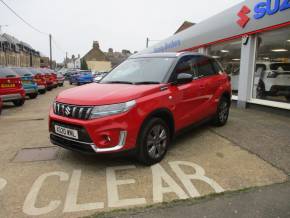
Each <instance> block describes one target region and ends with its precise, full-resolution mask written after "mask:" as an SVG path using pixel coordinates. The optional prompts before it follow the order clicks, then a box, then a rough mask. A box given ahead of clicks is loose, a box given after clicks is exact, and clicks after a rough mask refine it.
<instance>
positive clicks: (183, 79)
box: [176, 73, 193, 85]
mask: <svg viewBox="0 0 290 218" xmlns="http://www.w3.org/2000/svg"><path fill="white" fill-rule="evenodd" d="M192 80H193V75H192V74H190V73H180V74H178V75H177V80H176V83H177V84H178V85H180V84H186V83H190V82H192Z"/></svg>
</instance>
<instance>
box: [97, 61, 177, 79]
mask: <svg viewBox="0 0 290 218" xmlns="http://www.w3.org/2000/svg"><path fill="white" fill-rule="evenodd" d="M174 60H175V58H137V59H128V60H127V61H125V62H123V63H122V64H120V65H119V66H118V67H116V68H115V69H113V70H112V71H111V72H110V73H109V74H108V75H107V76H106V77H105V78H104V79H103V80H102V82H101V83H127V84H138V83H140V84H142V83H145V84H146V83H148V84H151V83H162V82H163V80H164V78H165V76H166V74H167V73H168V70H169V69H170V67H171V66H172V64H173V62H174Z"/></svg>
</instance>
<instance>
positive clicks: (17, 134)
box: [0, 85, 288, 217]
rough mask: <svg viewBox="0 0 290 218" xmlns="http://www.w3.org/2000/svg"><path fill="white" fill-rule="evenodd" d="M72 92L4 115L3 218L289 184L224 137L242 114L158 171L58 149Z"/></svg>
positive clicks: (181, 145) (199, 131) (277, 169)
mask: <svg viewBox="0 0 290 218" xmlns="http://www.w3.org/2000/svg"><path fill="white" fill-rule="evenodd" d="M69 87H70V86H68V85H66V86H65V87H63V88H58V89H55V90H53V91H51V92H48V93H47V94H45V95H43V96H40V97H39V98H38V99H36V100H28V101H27V102H26V103H25V105H24V106H23V107H21V108H14V107H10V106H9V107H8V108H7V106H6V108H5V109H4V111H3V114H2V115H1V117H0V144H1V146H0V153H1V155H0V217H31V216H36V217H80V216H86V215H91V214H94V213H99V212H102V211H112V210H115V209H119V208H134V207H140V206H146V205H152V204H156V203H161V202H170V201H172V200H178V199H188V198H195V197H200V196H206V195H209V194H212V193H221V192H224V191H237V190H241V189H245V188H250V187H261V186H265V185H271V184H276V183H284V182H286V181H287V179H288V177H287V175H286V174H287V171H286V169H288V168H287V164H286V165H285V167H284V168H283V166H284V165H278V164H277V165H276V163H272V162H270V161H269V162H266V161H265V160H268V159H267V158H263V157H262V158H261V157H259V156H260V155H259V156H257V155H256V154H255V153H253V152H252V151H251V150H250V149H247V150H245V149H244V148H242V147H245V146H242V147H240V146H239V144H238V142H237V141H234V140H232V138H230V137H226V136H225V135H226V133H227V131H231V130H232V129H231V127H233V128H234V127H235V122H233V121H236V120H239V118H238V117H236V116H235V115H239V113H241V112H240V111H239V110H237V109H235V108H233V109H232V112H233V114H234V115H233V117H231V118H230V121H229V124H228V125H227V126H226V127H222V128H219V129H215V128H212V127H211V126H210V125H203V126H201V127H198V128H195V129H193V130H191V131H189V132H187V133H186V134H183V135H182V136H179V137H178V138H177V139H176V140H175V141H174V142H173V145H172V147H171V148H170V150H169V152H168V154H167V156H166V158H165V159H164V160H163V161H162V162H161V163H160V164H157V165H155V166H152V167H144V166H142V165H140V164H138V163H137V162H136V161H135V160H134V159H132V158H127V157H123V158H122V157H120V158H108V157H94V156H84V155H81V154H77V153H73V152H71V151H67V150H64V149H62V148H58V147H55V146H53V145H52V144H51V143H50V142H49V134H48V111H49V107H50V105H51V104H52V102H53V99H54V97H55V96H56V95H57V93H58V92H60V91H61V90H63V89H66V88H69ZM235 128H236V127H235ZM223 131H224V132H223ZM254 133H255V132H254ZM247 134H251V132H250V131H249V132H248V133H247ZM255 134H256V133H255ZM285 139H287V138H285ZM244 144H245V142H243V145H244ZM251 144H252V143H251ZM253 144H255V143H253Z"/></svg>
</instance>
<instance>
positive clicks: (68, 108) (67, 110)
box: [65, 107, 71, 116]
mask: <svg viewBox="0 0 290 218" xmlns="http://www.w3.org/2000/svg"><path fill="white" fill-rule="evenodd" d="M70 110H71V109H70V107H66V108H65V114H66V115H67V116H68V115H70Z"/></svg>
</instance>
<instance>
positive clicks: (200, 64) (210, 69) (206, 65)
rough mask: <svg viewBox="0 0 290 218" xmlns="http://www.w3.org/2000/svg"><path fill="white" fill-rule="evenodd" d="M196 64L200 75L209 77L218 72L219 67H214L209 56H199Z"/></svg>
mask: <svg viewBox="0 0 290 218" xmlns="http://www.w3.org/2000/svg"><path fill="white" fill-rule="evenodd" d="M196 64H197V70H198V77H207V76H213V75H216V74H217V72H216V71H217V69H214V66H213V64H212V62H211V60H210V59H209V58H208V57H203V56H199V57H198V58H197V63H196Z"/></svg>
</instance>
